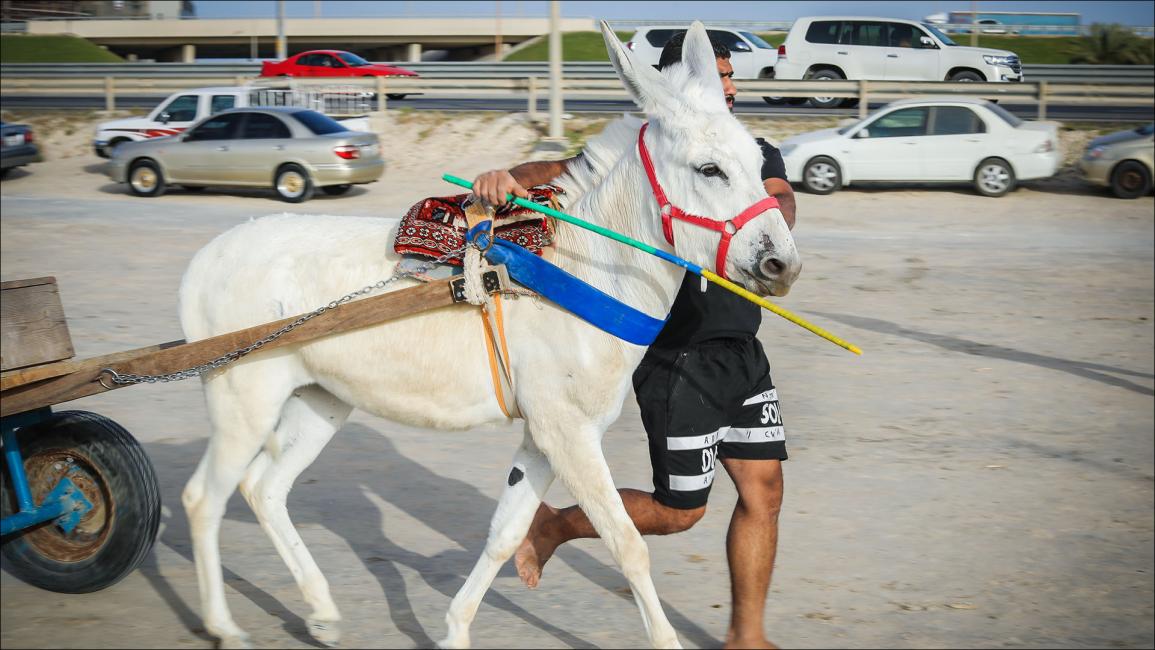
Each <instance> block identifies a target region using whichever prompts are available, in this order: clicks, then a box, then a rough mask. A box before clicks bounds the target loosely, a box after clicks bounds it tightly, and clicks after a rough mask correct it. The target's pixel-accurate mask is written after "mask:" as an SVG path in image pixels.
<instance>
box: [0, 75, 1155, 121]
mask: <svg viewBox="0 0 1155 650" xmlns="http://www.w3.org/2000/svg"><path fill="white" fill-rule="evenodd" d="M244 81H246V79H245V78H230V77H196V78H192V77H170V78H166V79H148V78H141V77H121V78H117V77H111V76H110V77H103V78H101V77H80V78H58V77H52V78H34V77H23V78H9V79H5V80H4V92H5V94H10V95H14V96H15V95H20V96H51V97H66V96H73V97H76V96H97V97H99V96H102V95H103V96H104V97H105V108H106V110H110V111H111V110H114V109H115V108H116V96H117V94H118V93H119V94H127V95H132V96H141V95H154V94H155V95H156V96H157V97H158V98H161V97H164V96H166V95H168V94H170V93H173V92H177V91H179V90H183V89H188V88H193V87H198V86H213V85H239V83H240V82H244ZM247 81H251V82H256V83H254V85H255V86H266V85H271V84H285V83H287V84H289V85H290V86H291V87H292V88H293V89H295V90H299V91H301V92H308V91H309V90H310V89H311V90H313V91H314V92H316V91H318V90H320V89H325V88H328V89H331V88H332V87H333V84H334V83H335V81H334V80H333V79H319V78H314V79H302V78H296V79H291V80H281V79H268V78H266V79H261V80H259V81H258V80H257V79H247ZM336 83H340V84H341V91H340V92H341V93H344V94H347V95H350V96H355V97H364V98H368V97H371V96H373V95H376V97H377V106H378V107H380V109H381V110H385V108H387V103H386V99H387V97H388V96H389V95H408V94H418V93H420V94H423V95H426V96H456V97H461V96H467V97H469V98H482V97H501V98H509V97H515V98H518V97H524V98H525V99H526V110H527V112H528V113H529V116H530V118H531V119H534V118H536V116H537V104H538V100H539V99H541V98H542V97H543V95H544V94H545V93H544V91H545V89H546V87H547V80H546V78H545V77H537V76H528V77H522V78H515V77H510V78H502V79H491V78H481V77H477V78H461V77H459V78H445V77H441V78H438V77H417V78H414V77H389V78H386V77H364V78H353V79H343V80H340V81H339V82H336ZM742 90H743V92H744V93H745V94H747V95H753V96H759V95H761V96H764V97H814V96H827V97H843V98H847V99H857V100H859V114H860V116H862V117H865V116H866V114H867V111H868V107H869V103H870V102H871V101H890V100H895V99H903V98H908V97H930V96H944V95H945V96H950V95H961V96H967V97H982V98H986V99H997V100H1001V101H1005V102H1019V103H1027V104H1036V105H1037V106H1038V114H1039V119H1046V115H1047V107H1048V106H1049V105H1058V104H1065V105H1083V106H1085V105H1098V106H1151V105H1152V103H1155V87H1153V86H1151V85H1139V84H1089V83H1073V84H1063V83H1052V82H1048V81H1039V82H1035V83H958V82H953V83H951V82H925V81H923V82H917V81H775V80H748V81H744V82H743V84H742ZM562 91H563V93H565V94H566V96H577V97H583V96H585V97H605V98H612V99H626V98H628V95H627V93H626V91H625V89H624V88H623V87H622V84H621V82H620V81H619V80H618V79H616V78H613V79H611V78H601V77H585V78H573V77H569V78H565V79H564V80H563V83H562ZM326 92H332V91H331V90H328V91H326ZM366 105H367V104H366Z"/></svg>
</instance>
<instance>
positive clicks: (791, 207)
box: [762, 178, 798, 230]
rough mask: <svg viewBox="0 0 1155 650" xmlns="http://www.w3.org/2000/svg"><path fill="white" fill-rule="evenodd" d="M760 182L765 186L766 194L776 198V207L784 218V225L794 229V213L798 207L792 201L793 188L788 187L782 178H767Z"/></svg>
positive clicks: (788, 184)
mask: <svg viewBox="0 0 1155 650" xmlns="http://www.w3.org/2000/svg"><path fill="white" fill-rule="evenodd" d="M762 184H763V185H765V186H766V193H767V194H769V195H770V196H772V197H774V198H776V199H778V209H779V210H781V211H782V217H783V218H785V219H786V227H788V228H790V229H791V230H794V215H795V214H796V210H797V209H798V208H797V204H795V202H794V189H793V188H792V187H790V183H787V182H786V179H784V178H767V179H766V180H764V181H762Z"/></svg>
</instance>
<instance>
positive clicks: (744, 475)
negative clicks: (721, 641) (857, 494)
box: [721, 458, 782, 648]
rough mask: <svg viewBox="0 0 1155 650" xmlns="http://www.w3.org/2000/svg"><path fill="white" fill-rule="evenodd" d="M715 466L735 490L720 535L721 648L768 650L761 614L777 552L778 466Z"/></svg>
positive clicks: (725, 461)
mask: <svg viewBox="0 0 1155 650" xmlns="http://www.w3.org/2000/svg"><path fill="white" fill-rule="evenodd" d="M721 462H722V466H723V467H725V468H726V472H727V473H729V474H730V477H731V478H732V479H733V480H734V485H735V486H736V487H737V490H738V503H737V505H735V507H734V516H733V517H732V518H731V519H730V530H729V532H728V533H727V535H726V557H727V561H728V562H729V565H730V599H731V612H730V629H729V631H728V632H727V633H726V646H725V647H727V648H773V647H775V646H774V645H773V644H771V643H770V642H769V641H767V640H766V632H765V629H764V622H763V618H764V615H763V614H764V611H765V608H766V593H767V591H768V590H769V589H770V578H771V575H772V574H773V572H774V556H775V554H776V553H777V550H778V512H779V510H780V509H781V506H782V462H781V461H778V460H741V459H735V458H722V459H721Z"/></svg>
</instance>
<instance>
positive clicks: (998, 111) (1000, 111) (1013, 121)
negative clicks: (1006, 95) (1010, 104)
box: [986, 104, 1023, 128]
mask: <svg viewBox="0 0 1155 650" xmlns="http://www.w3.org/2000/svg"><path fill="white" fill-rule="evenodd" d="M986 107H987V110H989V111H990V112H992V113H994V114H995V115H998V116H999V117H1001V118H1003V121H1004V122H1006V123H1007V124H1010V125H1011V126H1013V127H1016V128H1017V127H1018V126H1019V125H1020V124H1022V123H1023V121H1022V120H1020V119H1019V118H1017V117H1015V116H1014V115H1012V114H1011V113H1010V112H1009V111H1008V110H1007V109H1005V108H1003V107H1002V106H999V105H998V104H986Z"/></svg>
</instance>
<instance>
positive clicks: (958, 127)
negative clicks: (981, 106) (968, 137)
mask: <svg viewBox="0 0 1155 650" xmlns="http://www.w3.org/2000/svg"><path fill="white" fill-rule="evenodd" d="M986 132H987V125H986V124H985V123H983V121H982V119H981V118H980V117H979V116H978V115H975V112H974V111H972V110H971V109H969V108H967V107H965V106H937V107H935V109H934V124H933V125H932V126H931V129H930V134H931V135H962V134H964V133H986Z"/></svg>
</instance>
